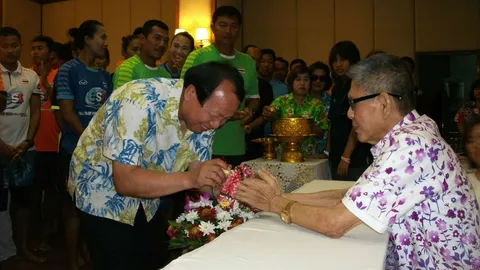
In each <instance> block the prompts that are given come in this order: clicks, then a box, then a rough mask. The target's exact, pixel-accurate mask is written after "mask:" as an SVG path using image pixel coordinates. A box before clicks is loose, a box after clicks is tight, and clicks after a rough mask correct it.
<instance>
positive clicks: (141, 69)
mask: <svg viewBox="0 0 480 270" xmlns="http://www.w3.org/2000/svg"><path fill="white" fill-rule="evenodd" d="M157 77H160V78H171V77H172V76H171V75H170V73H168V71H166V70H165V69H163V68H162V67H150V66H147V65H145V64H144V63H143V61H142V59H140V57H139V56H138V55H134V56H132V57H130V58H128V59H127V60H125V61H123V63H122V64H121V65H120V66H119V67H118V68H117V70H116V71H115V75H113V89H117V88H119V87H120V86H122V85H124V84H126V83H127V82H130V81H133V80H138V79H149V78H157Z"/></svg>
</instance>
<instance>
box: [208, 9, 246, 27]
mask: <svg viewBox="0 0 480 270" xmlns="http://www.w3.org/2000/svg"><path fill="white" fill-rule="evenodd" d="M222 16H224V17H227V18H234V17H236V18H237V20H238V23H239V24H240V25H242V23H243V19H242V14H241V13H240V11H238V9H236V8H235V7H233V6H221V7H218V8H217V9H216V10H215V12H214V13H213V16H212V24H215V23H216V22H217V19H218V17H222Z"/></svg>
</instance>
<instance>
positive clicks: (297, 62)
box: [290, 59, 307, 71]
mask: <svg viewBox="0 0 480 270" xmlns="http://www.w3.org/2000/svg"><path fill="white" fill-rule="evenodd" d="M295 64H300V65H302V66H304V67H307V63H306V62H305V61H304V60H303V59H293V60H292V62H291V63H290V71H291V70H292V67H293V66H294V65H295Z"/></svg>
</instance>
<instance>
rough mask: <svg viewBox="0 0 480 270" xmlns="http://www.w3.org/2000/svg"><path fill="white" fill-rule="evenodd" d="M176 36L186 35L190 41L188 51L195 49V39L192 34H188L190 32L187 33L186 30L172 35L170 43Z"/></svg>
mask: <svg viewBox="0 0 480 270" xmlns="http://www.w3.org/2000/svg"><path fill="white" fill-rule="evenodd" d="M178 36H182V37H186V38H187V39H188V41H190V45H191V46H190V52H192V51H193V50H195V39H193V37H192V35H190V33H188V32H180V33H177V34H176V35H175V36H173V38H172V43H173V41H174V40H175V38H176V37H178Z"/></svg>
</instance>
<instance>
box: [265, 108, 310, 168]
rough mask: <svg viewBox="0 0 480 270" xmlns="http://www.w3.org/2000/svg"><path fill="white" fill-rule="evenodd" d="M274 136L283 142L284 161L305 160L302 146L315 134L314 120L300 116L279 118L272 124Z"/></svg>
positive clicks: (282, 159)
mask: <svg viewBox="0 0 480 270" xmlns="http://www.w3.org/2000/svg"><path fill="white" fill-rule="evenodd" d="M272 131H273V134H272V136H274V138H277V139H278V141H279V142H281V143H282V157H281V161H284V162H291V163H296V162H302V161H304V159H303V155H302V152H301V151H300V146H301V145H302V142H303V141H305V140H306V139H307V138H308V137H310V136H312V135H313V134H312V133H313V120H312V119H307V118H300V117H291V118H282V119H277V120H275V121H274V122H273V124H272Z"/></svg>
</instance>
